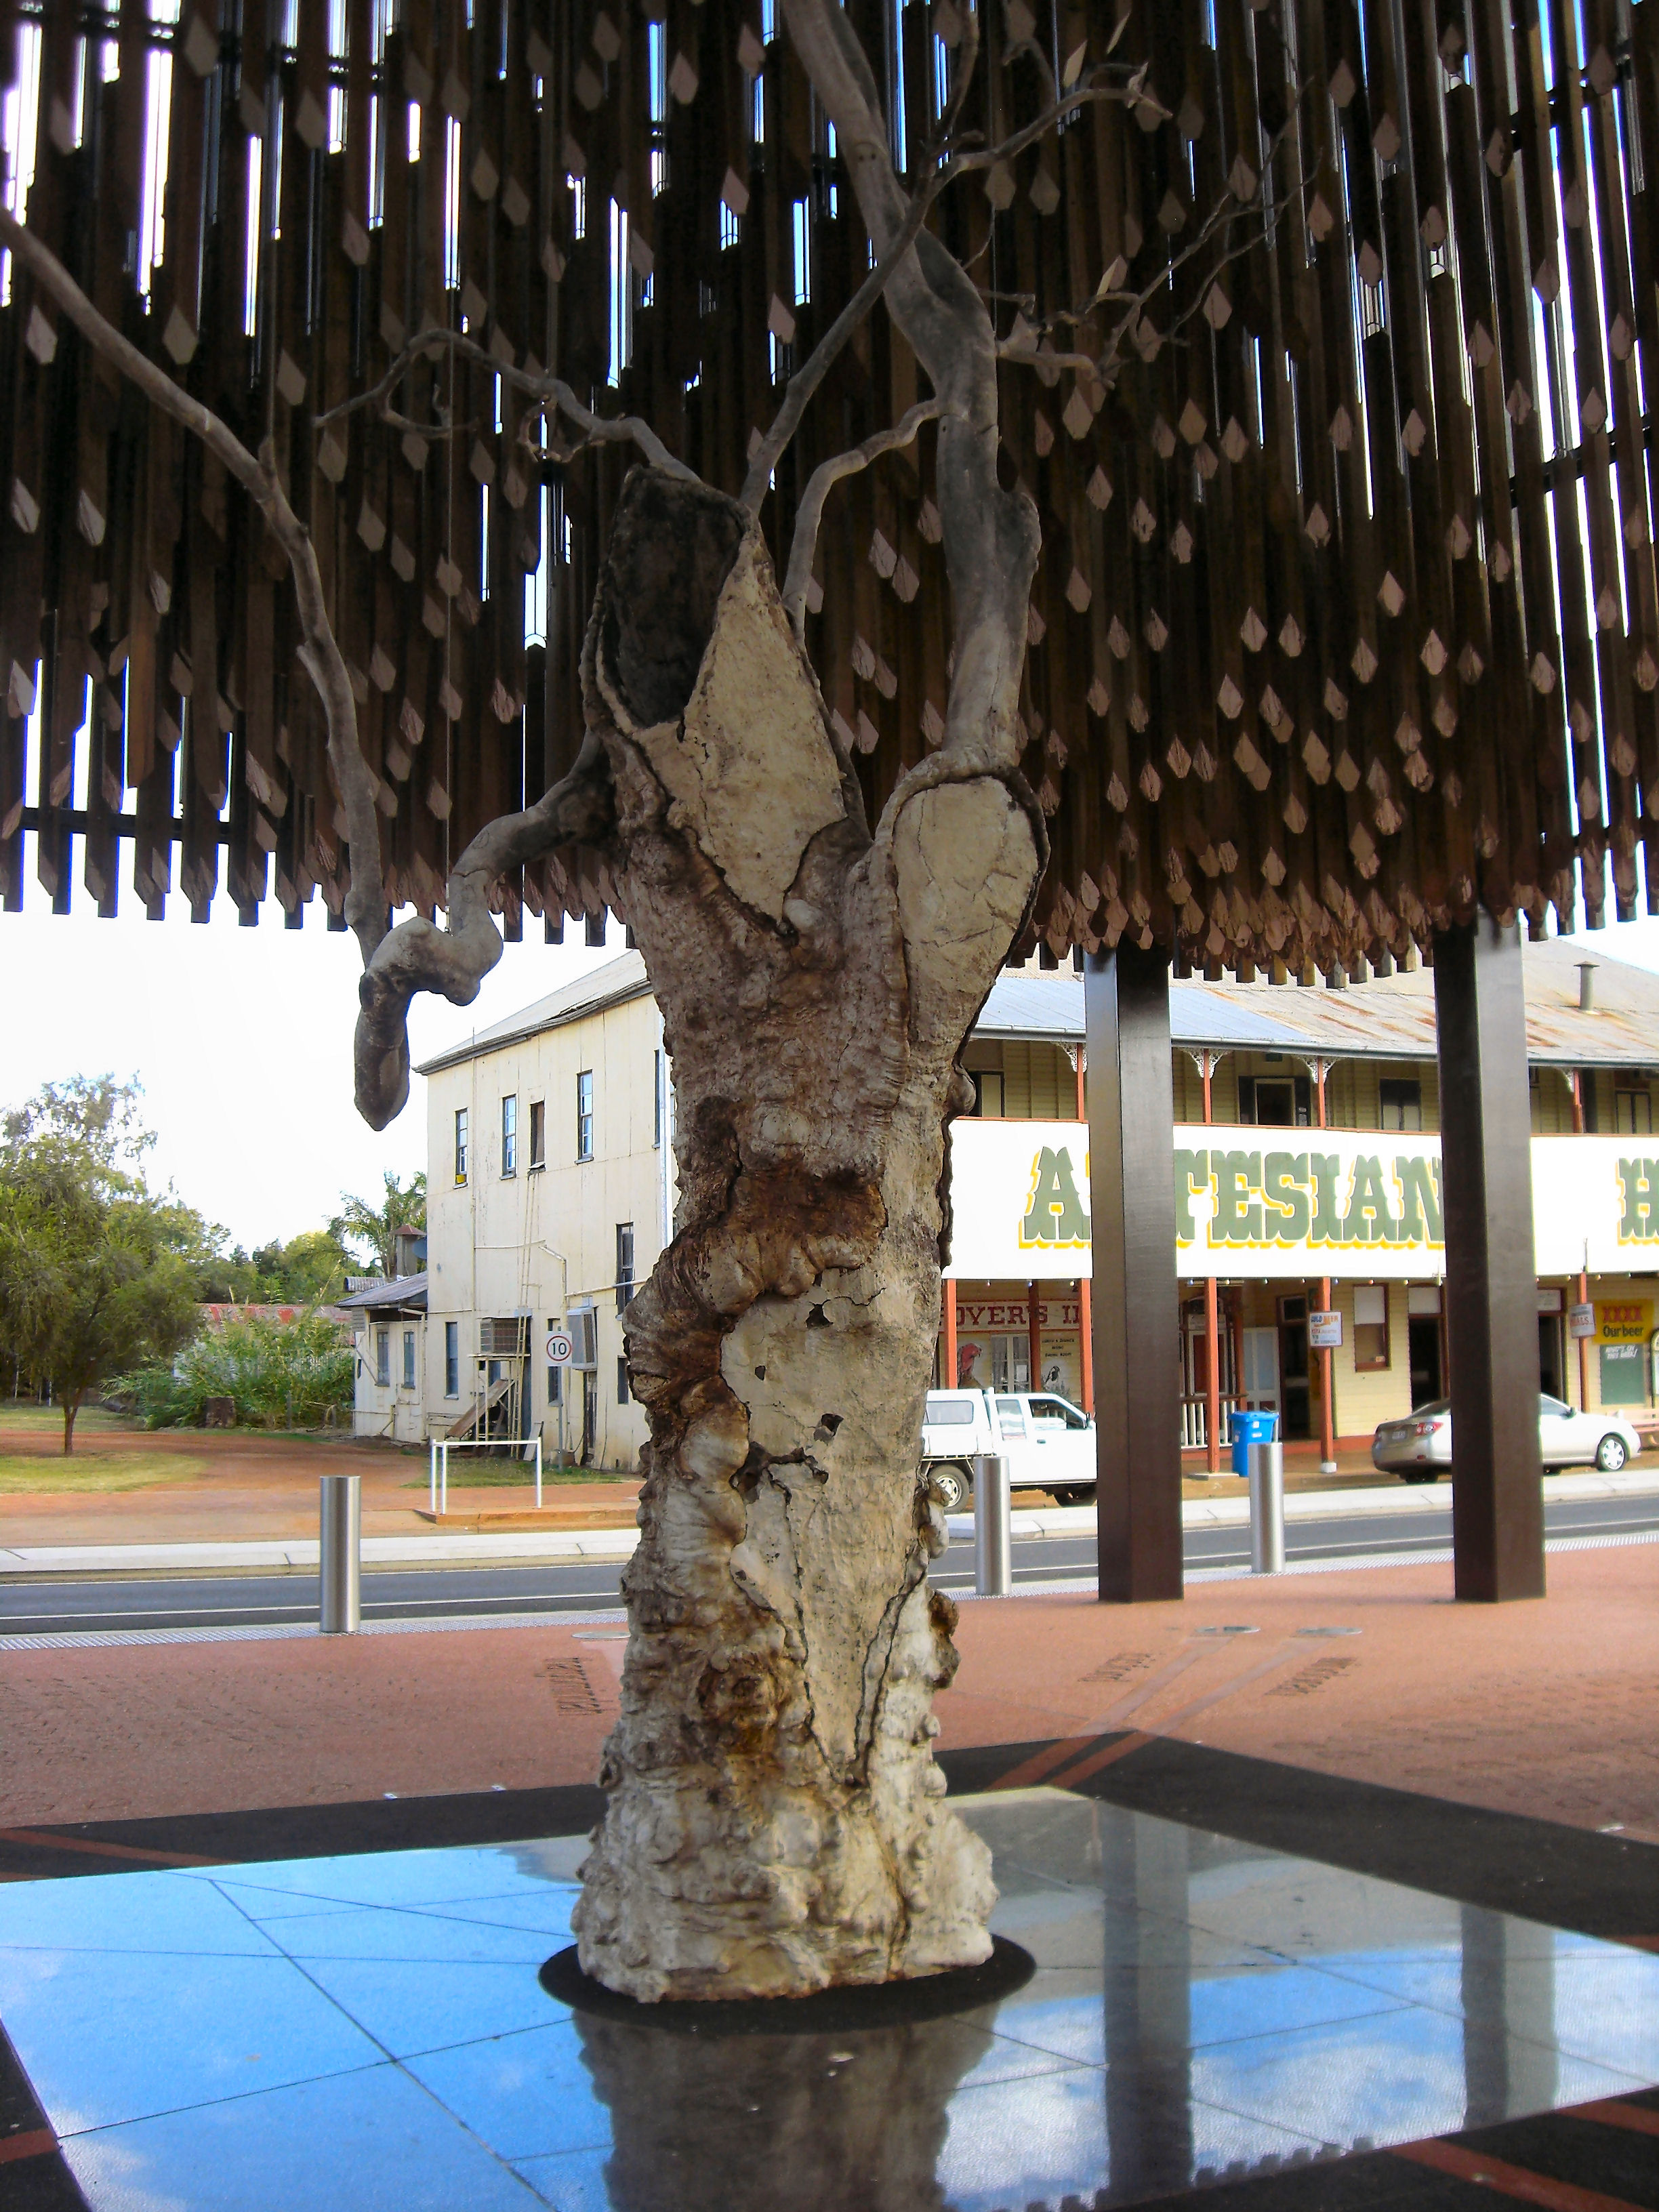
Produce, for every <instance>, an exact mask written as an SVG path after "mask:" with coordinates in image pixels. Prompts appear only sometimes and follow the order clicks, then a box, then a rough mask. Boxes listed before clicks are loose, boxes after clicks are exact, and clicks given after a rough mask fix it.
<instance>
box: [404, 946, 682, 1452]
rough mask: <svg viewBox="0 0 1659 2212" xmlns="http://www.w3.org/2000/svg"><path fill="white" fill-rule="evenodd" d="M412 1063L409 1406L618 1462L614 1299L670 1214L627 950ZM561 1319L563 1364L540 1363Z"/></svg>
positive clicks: (664, 1110)
mask: <svg viewBox="0 0 1659 2212" xmlns="http://www.w3.org/2000/svg"><path fill="white" fill-rule="evenodd" d="M420 1072H421V1073H422V1075H424V1076H425V1077H426V1078H427V1131H428V1136H427V1163H428V1165H427V1322H426V1332H427V1334H426V1354H425V1394H426V1415H427V1421H428V1432H429V1433H430V1434H432V1435H434V1436H443V1435H462V1434H483V1433H489V1434H492V1435H502V1436H525V1437H528V1436H532V1435H534V1434H535V1433H536V1432H537V1431H540V1433H541V1437H542V1441H543V1449H544V1451H545V1452H547V1453H549V1454H550V1455H555V1454H559V1453H562V1454H563V1455H566V1456H567V1457H568V1459H569V1460H571V1461H573V1462H575V1463H577V1464H579V1465H581V1466H584V1467H594V1468H633V1467H634V1466H635V1463H636V1462H637V1459H638V1456H639V1449H640V1446H641V1444H642V1443H644V1442H645V1439H646V1425H645V1417H644V1412H643V1409H642V1408H641V1407H639V1406H638V1405H636V1404H635V1402H634V1400H633V1398H632V1396H631V1395H630V1393H629V1387H628V1370H627V1367H626V1364H625V1363H624V1360H623V1338H622V1325H621V1320H620V1316H621V1314H622V1311H623V1308H624V1307H625V1306H626V1304H628V1301H629V1297H631V1296H632V1295H633V1291H634V1286H635V1284H636V1283H639V1282H642V1281H643V1280H644V1279H645V1277H646V1276H647V1275H648V1274H649V1273H650V1272H651V1269H652V1268H653V1267H654V1266H655V1265H656V1261H657V1256H658V1255H659V1252H660V1251H661V1250H662V1248H663V1246H664V1244H665V1243H666V1242H667V1240H668V1237H669V1234H670V1227H669V1225H670V1223H671V1220H672V1218H673V1206H674V1182H673V1149H672V1144H671V1134H672V1132H671V1122H670V1115H671V1110H672V1104H671V1092H670V1087H669V1083H668V1077H667V1069H666V1066H665V1060H664V1054H663V1042H662V1021H661V1018H660V1016H659V1012H658V1011H657V1006H656V1001H655V1000H653V998H652V996H651V994H650V990H649V987H648V986H647V982H646V977H645V963H644V962H643V961H642V960H641V957H640V956H639V954H638V953H637V952H626V953H624V954H623V955H622V957H620V958H618V959H616V960H611V961H607V962H606V963H605V966H604V967H602V968H599V969H595V970H594V971H593V972H592V974H591V975H587V976H585V977H584V978H583V979H582V980H581V981H580V982H576V983H571V984H568V985H567V986H566V987H564V988H563V989H562V990H559V991H555V992H553V993H551V994H550V995H549V996H548V997H547V998H544V999H538V1000H537V1001H536V1002H535V1004H534V1005H533V1006H526V1008H525V1009H524V1010H523V1012H520V1013H517V1014H513V1015H512V1016H510V1017H509V1018H507V1020H505V1021H502V1022H497V1023H495V1024H494V1025H493V1026H492V1027H490V1028H489V1029H487V1030H479V1031H478V1032H477V1034H476V1035H475V1036H471V1037H470V1038H469V1039H468V1040H467V1041H466V1042H465V1044H459V1045H456V1046H454V1047H453V1048H451V1049H450V1050H449V1051H447V1052H445V1053H441V1054H438V1056H437V1057H436V1058H435V1059H433V1060H428V1061H426V1062H425V1063H424V1065H423V1066H422V1068H421V1071H420ZM554 1332H562V1333H568V1334H569V1335H570V1336H571V1337H572V1338H573V1339H574V1343H575V1350H576V1361H575V1364H574V1365H573V1366H570V1367H565V1368H560V1367H555V1366H550V1364H548V1360H547V1358H546V1345H547V1339H548V1337H549V1335H550V1334H552V1333H554Z"/></svg>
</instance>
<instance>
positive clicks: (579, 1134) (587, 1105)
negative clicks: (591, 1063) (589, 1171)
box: [576, 1067, 593, 1160]
mask: <svg viewBox="0 0 1659 2212" xmlns="http://www.w3.org/2000/svg"><path fill="white" fill-rule="evenodd" d="M592 1157H593V1071H592V1068H591V1067H587V1068H584V1069H583V1070H582V1072H581V1073H580V1075H579V1076H578V1077H577V1078H576V1158H578V1159H579V1160H591V1159H592Z"/></svg>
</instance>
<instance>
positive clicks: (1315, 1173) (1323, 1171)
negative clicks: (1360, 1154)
mask: <svg viewBox="0 0 1659 2212" xmlns="http://www.w3.org/2000/svg"><path fill="white" fill-rule="evenodd" d="M1308 1171H1309V1173H1310V1176H1312V1178H1313V1185H1314V1217H1313V1225H1312V1227H1311V1228H1310V1231H1309V1232H1308V1242H1309V1243H1310V1244H1340V1243H1341V1242H1342V1212H1341V1208H1340V1206H1338V1204H1337V1200H1336V1185H1337V1178H1338V1177H1339V1176H1340V1174H1341V1172H1342V1162H1341V1159H1340V1156H1339V1155H1338V1154H1337V1153H1335V1152H1310V1153H1309V1155H1308Z"/></svg>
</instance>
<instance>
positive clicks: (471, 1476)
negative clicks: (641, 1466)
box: [404, 1455, 634, 1490]
mask: <svg viewBox="0 0 1659 2212" xmlns="http://www.w3.org/2000/svg"><path fill="white" fill-rule="evenodd" d="M468 1461H469V1463H466V1464H465V1471H463V1464H464V1463H463V1462H462V1461H461V1460H459V1458H457V1459H452V1460H451V1461H450V1462H449V1487H450V1488H451V1489H452V1490H533V1489H534V1488H535V1486H536V1468H535V1465H534V1462H531V1461H526V1460H521V1459H519V1460H506V1459H484V1460H475V1459H471V1455H468ZM632 1480H634V1477H633V1476H632V1475H629V1474H613V1473H611V1472H610V1471H609V1470H607V1469H600V1470H598V1471H596V1470H595V1469H593V1468H586V1467H547V1468H543V1470H542V1483H543V1486H544V1488H546V1489H549V1490H550V1489H552V1488H553V1487H554V1486H556V1484H559V1483H576V1482H631V1481H632ZM430 1486H431V1480H430V1477H429V1476H428V1475H422V1477H421V1479H420V1480H419V1481H418V1482H406V1483H404V1489H405V1490H426V1489H428V1488H430Z"/></svg>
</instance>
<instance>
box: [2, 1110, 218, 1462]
mask: <svg viewBox="0 0 1659 2212" xmlns="http://www.w3.org/2000/svg"><path fill="white" fill-rule="evenodd" d="M137 1101H138V1086H137V1084H136V1083H117V1082H116V1081H115V1079H114V1078H113V1077H112V1076H100V1077H96V1078H88V1077H85V1076H77V1077H76V1078H74V1079H72V1080H71V1081H70V1082H68V1083H64V1084H48V1085H46V1086H45V1088H44V1089H43V1090H42V1091H40V1094H39V1096H38V1097H35V1098H33V1099H31V1100H30V1101H29V1102H28V1103H27V1105H25V1106H23V1107H21V1108H19V1109H16V1110H15V1112H13V1113H10V1114H9V1115H7V1116H6V1117H5V1120H4V1122H3V1124H0V1340H3V1341H4V1343H5V1344H6V1346H8V1348H9V1350H10V1351H11V1352H12V1353H13V1354H14V1356H15V1358H17V1359H18V1361H19V1362H20V1363H21V1364H22V1365H23V1366H25V1367H27V1369H28V1370H30V1372H31V1373H32V1374H33V1375H34V1376H37V1377H39V1378H40V1379H42V1380H44V1381H46V1382H47V1383H50V1384H51V1386H52V1393H53V1395H54V1396H55V1397H56V1399H57V1400H58V1403H59V1404H60V1405H61V1406H62V1407H63V1412H64V1451H65V1453H70V1452H72V1451H73V1450H74V1449H75V1417H76V1414H77V1413H79V1411H80V1409H81V1404H82V1400H83V1399H84V1398H85V1396H86V1394H87V1392H88V1390H89V1389H92V1388H93V1386H94V1384H96V1383H100V1382H101V1381H102V1380H103V1379H104V1378H105V1377H106V1376H112V1375H114V1374H117V1373H118V1372H119V1371H120V1370H122V1369H123V1368H126V1367H130V1366H131V1365H133V1364H135V1363H136V1362H137V1361H139V1360H143V1359H150V1358H164V1357H166V1356H167V1354H168V1353H170V1352H173V1351H174V1350H175V1349H176V1348H177V1347H178V1346H179V1345H181V1344H183V1343H184V1342H185V1340H187V1339H188V1338H189V1336H190V1335H191V1332H192V1330H193V1329H194V1328H195V1325H196V1285H197V1275H198V1273H199V1271H200V1270H201V1268H202V1267H203V1266H204V1263H205V1262H206V1261H207V1260H208V1259H209V1258H210V1256H211V1255H212V1253H213V1251H214V1250H215V1249H216V1245H217V1243H219V1241H220V1238H219V1234H218V1232H216V1231H213V1230H211V1229H210V1227H209V1226H208V1225H207V1224H206V1223H205V1222H204V1221H203V1219H202V1218H201V1216H200V1215H199V1214H197V1213H196V1212H192V1211H191V1208H190V1207H188V1206H183V1205H181V1204H180V1203H179V1200H177V1199H176V1198H175V1197H174V1196H173V1194H172V1193H171V1192H169V1193H167V1194H166V1195H164V1196H161V1197H158V1196H156V1195H155V1194H153V1193H152V1192H151V1191H150V1190H149V1188H148V1187H147V1186H146V1184H145V1182H144V1179H143V1173H142V1162H143V1155H144V1154H145V1152H147V1151H148V1150H149V1146H150V1145H151V1144H152V1143H153V1141H154V1139H153V1138H152V1137H151V1135H150V1134H149V1132H147V1131H146V1130H145V1129H144V1128H143V1126H142V1124H141V1122H140V1121H139V1118H138V1103H137Z"/></svg>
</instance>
